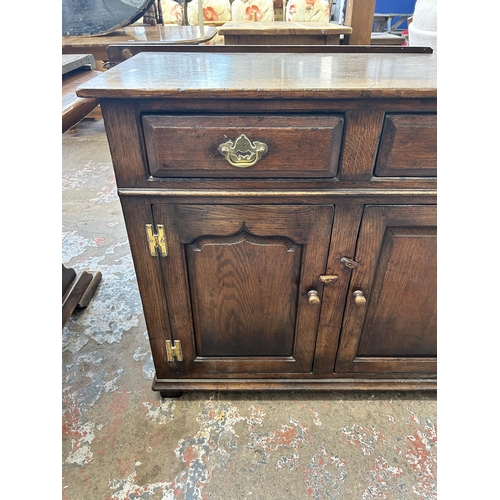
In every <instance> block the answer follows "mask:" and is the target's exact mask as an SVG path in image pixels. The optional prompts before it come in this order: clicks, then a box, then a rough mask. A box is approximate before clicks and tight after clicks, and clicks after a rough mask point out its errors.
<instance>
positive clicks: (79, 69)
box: [62, 54, 102, 327]
mask: <svg viewBox="0 0 500 500" xmlns="http://www.w3.org/2000/svg"><path fill="white" fill-rule="evenodd" d="M93 65H94V57H93V56H92V55H90V54H86V55H63V56H62V133H63V134H64V132H66V131H68V130H69V129H71V128H72V127H74V126H75V125H76V124H77V123H79V122H80V121H81V120H82V119H83V118H85V116H87V115H88V114H89V113H90V112H91V111H92V110H93V109H94V108H95V107H96V106H97V105H98V100H97V99H96V98H91V97H78V96H77V95H76V92H75V90H76V88H77V87H78V86H79V85H81V84H82V83H84V82H86V81H88V80H90V79H91V78H93V77H94V76H96V75H97V74H99V72H98V71H95V70H94V69H93ZM101 277H102V275H101V273H100V272H99V271H97V272H95V273H90V272H87V271H82V272H79V273H77V272H76V271H75V270H74V269H72V268H67V267H65V266H64V264H63V265H62V326H63V327H64V325H65V324H66V321H67V320H68V318H69V317H70V316H71V314H73V311H74V310H75V309H76V308H83V307H87V306H88V304H89V302H90V299H91V298H92V296H93V294H94V292H95V290H96V288H97V286H98V285H99V283H100V281H101Z"/></svg>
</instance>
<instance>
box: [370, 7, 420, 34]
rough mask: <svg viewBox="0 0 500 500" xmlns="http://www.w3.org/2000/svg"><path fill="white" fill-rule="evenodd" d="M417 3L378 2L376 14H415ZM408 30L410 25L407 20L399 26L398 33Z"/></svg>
mask: <svg viewBox="0 0 500 500" xmlns="http://www.w3.org/2000/svg"><path fill="white" fill-rule="evenodd" d="M415 3H416V0H376V1H375V14H413V12H414V10H415ZM397 19H398V18H395V20H397ZM406 29H408V23H407V22H406V20H405V21H403V22H402V23H401V24H400V25H399V26H398V31H400V30H406Z"/></svg>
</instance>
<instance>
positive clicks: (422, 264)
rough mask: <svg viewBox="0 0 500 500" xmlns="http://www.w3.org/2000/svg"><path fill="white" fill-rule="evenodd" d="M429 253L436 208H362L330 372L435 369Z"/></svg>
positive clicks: (433, 286) (433, 284)
mask: <svg viewBox="0 0 500 500" xmlns="http://www.w3.org/2000/svg"><path fill="white" fill-rule="evenodd" d="M436 253H437V249H436V207H433V206H378V207H374V206H367V207H366V208H365V210H364V214H363V218H362V224H361V229H360V234H359V240H358V243H357V248H356V255H355V258H354V259H355V261H356V262H358V263H359V264H360V266H359V267H358V268H356V269H354V270H353V272H352V278H351V283H350V285H349V293H348V300H347V305H346V313H345V316H344V324H343V328H342V336H341V341H340V346H339V351H338V354H337V362H336V365H335V369H336V371H341V372H344V371H345V372H358V371H360V372H374V371H383V372H387V371H408V367H409V366H410V367H411V368H410V369H411V371H421V372H427V373H432V372H435V370H436V366H435V365H436V359H435V358H436V356H437V350H436V348H437V345H436V341H437V309H436V304H437V284H436V273H437V263H436ZM357 290H359V291H362V293H363V294H364V296H365V299H366V304H364V305H356V303H355V300H354V292H355V291H357Z"/></svg>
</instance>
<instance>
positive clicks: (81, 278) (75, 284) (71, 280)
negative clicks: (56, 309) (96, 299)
mask: <svg viewBox="0 0 500 500" xmlns="http://www.w3.org/2000/svg"><path fill="white" fill-rule="evenodd" d="M101 278H102V274H101V273H100V271H97V272H95V273H89V272H88V271H81V272H79V273H77V272H76V271H75V270H74V269H73V268H67V267H66V266H65V265H64V264H63V265H62V326H63V327H64V325H65V324H66V321H68V319H69V317H70V316H71V315H72V314H73V312H74V311H75V309H82V308H84V307H87V306H88V305H89V303H90V300H91V299H92V296H93V295H94V293H95V291H96V289H97V287H98V285H99V283H100V282H101Z"/></svg>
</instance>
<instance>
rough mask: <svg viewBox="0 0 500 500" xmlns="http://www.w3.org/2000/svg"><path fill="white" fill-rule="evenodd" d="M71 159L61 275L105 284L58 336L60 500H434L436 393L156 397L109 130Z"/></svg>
mask: <svg viewBox="0 0 500 500" xmlns="http://www.w3.org/2000/svg"><path fill="white" fill-rule="evenodd" d="M62 153H63V179H62V180H63V186H62V187H63V193H62V202H63V216H62V220H63V234H62V250H63V252H62V260H63V263H64V264H66V265H67V266H70V267H73V268H75V269H76V270H80V269H86V270H89V271H101V272H102V282H101V284H100V285H99V288H98V289H97V292H96V294H95V295H94V297H93V299H92V301H91V303H90V305H89V306H88V308H87V309H86V310H84V311H80V312H77V313H75V314H74V315H73V316H72V317H71V318H70V319H69V321H68V322H67V324H66V326H65V327H64V329H63V343H62V346H63V353H62V362H63V366H62V372H63V383H62V387H63V395H62V402H63V408H62V410H63V419H62V424H63V429H62V430H63V441H62V443H63V446H62V464H63V465H62V471H63V481H62V488H63V492H62V498H63V500H101V499H102V500H126V499H127V500H128V499H143V500H167V499H182V500H195V499H208V498H213V499H218V500H219V499H220V500H243V499H257V500H280V499H283V500H302V499H304V500H305V499H311V498H312V499H339V500H351V499H375V498H377V499H396V500H404V499H424V500H431V499H436V498H437V493H436V490H437V486H436V484H437V479H436V470H437V437H436V429H437V423H436V413H437V410H436V394H435V393H432V392H430V393H429V392H423V393H419V392H408V393H401V392H399V393H393V392H384V393H377V392H375V393H356V392H348V393H342V392H334V393H314V392H304V393H302V392H291V393H288V394H285V395H284V394H281V393H280V394H275V393H269V392H261V393H245V392H238V393H219V392H207V393H191V394H189V393H188V394H185V395H184V396H182V397H181V398H179V399H175V400H174V399H172V400H169V399H165V400H162V399H161V398H160V396H159V394H158V393H156V392H153V391H152V390H151V380H152V377H153V364H152V359H151V356H150V351H149V345H148V339H147V331H146V326H145V322H144V316H143V313H142V307H141V302H140V298H139V293H138V289H137V284H136V280H135V274H134V269H133V265H132V259H131V256H130V249H129V245H128V240H127V236H126V232H125V226H124V222H123V217H122V213H121V208H120V203H119V200H118V197H117V195H116V193H115V181H114V175H113V169H112V165H111V160H110V155H109V149H108V145H107V141H106V136H105V132H104V124H103V121H102V120H98V121H93V120H84V121H83V122H82V123H81V124H80V125H79V126H78V133H77V134H74V135H72V134H69V133H66V134H64V135H63V137H62Z"/></svg>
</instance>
